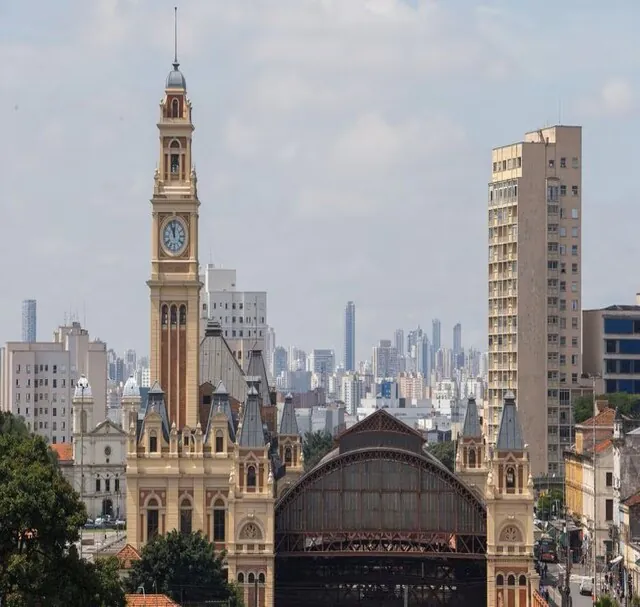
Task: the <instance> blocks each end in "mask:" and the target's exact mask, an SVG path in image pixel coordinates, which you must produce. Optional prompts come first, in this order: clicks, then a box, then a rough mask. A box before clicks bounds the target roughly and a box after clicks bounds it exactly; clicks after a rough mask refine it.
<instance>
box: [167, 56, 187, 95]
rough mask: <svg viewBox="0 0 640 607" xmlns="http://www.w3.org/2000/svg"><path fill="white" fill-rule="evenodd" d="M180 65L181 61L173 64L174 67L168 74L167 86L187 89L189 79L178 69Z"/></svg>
mask: <svg viewBox="0 0 640 607" xmlns="http://www.w3.org/2000/svg"><path fill="white" fill-rule="evenodd" d="M179 67H180V64H179V63H177V62H176V63H174V64H173V69H172V70H171V71H170V72H169V75H168V76H167V86H166V88H168V89H183V90H185V91H186V90H187V81H186V80H185V78H184V75H183V74H182V72H181V71H180V70H179V69H178V68H179Z"/></svg>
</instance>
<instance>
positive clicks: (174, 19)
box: [173, 6, 180, 70]
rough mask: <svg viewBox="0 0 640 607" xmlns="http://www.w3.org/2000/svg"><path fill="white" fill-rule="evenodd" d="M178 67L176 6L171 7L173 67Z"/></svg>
mask: <svg viewBox="0 0 640 607" xmlns="http://www.w3.org/2000/svg"><path fill="white" fill-rule="evenodd" d="M178 67H180V64H179V63H178V7H177V6H174V7H173V69H175V70H177V69H178Z"/></svg>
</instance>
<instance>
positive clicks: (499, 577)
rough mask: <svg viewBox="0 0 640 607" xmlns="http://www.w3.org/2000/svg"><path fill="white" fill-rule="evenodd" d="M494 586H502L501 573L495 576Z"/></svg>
mask: <svg viewBox="0 0 640 607" xmlns="http://www.w3.org/2000/svg"><path fill="white" fill-rule="evenodd" d="M496 586H504V575H502V574H501V573H499V574H498V575H497V576H496Z"/></svg>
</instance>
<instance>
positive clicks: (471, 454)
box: [469, 449, 476, 468]
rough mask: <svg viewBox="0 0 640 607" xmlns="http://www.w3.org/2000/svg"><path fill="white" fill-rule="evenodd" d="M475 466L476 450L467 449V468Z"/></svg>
mask: <svg viewBox="0 0 640 607" xmlns="http://www.w3.org/2000/svg"><path fill="white" fill-rule="evenodd" d="M475 467H476V450H475V449H469V468H475Z"/></svg>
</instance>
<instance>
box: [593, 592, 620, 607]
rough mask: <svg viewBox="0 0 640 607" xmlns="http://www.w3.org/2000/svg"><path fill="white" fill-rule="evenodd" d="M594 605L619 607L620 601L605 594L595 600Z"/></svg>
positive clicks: (598, 606) (597, 606)
mask: <svg viewBox="0 0 640 607" xmlns="http://www.w3.org/2000/svg"><path fill="white" fill-rule="evenodd" d="M596 607H620V603H618V601H616V599H614V598H613V597H612V596H609V595H608V594H605V595H603V596H601V597H600V598H599V599H598V600H597V601H596Z"/></svg>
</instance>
